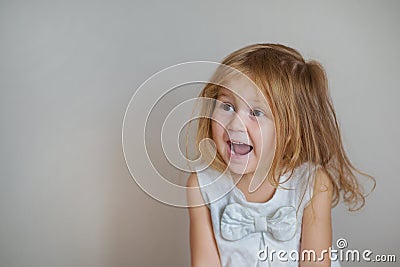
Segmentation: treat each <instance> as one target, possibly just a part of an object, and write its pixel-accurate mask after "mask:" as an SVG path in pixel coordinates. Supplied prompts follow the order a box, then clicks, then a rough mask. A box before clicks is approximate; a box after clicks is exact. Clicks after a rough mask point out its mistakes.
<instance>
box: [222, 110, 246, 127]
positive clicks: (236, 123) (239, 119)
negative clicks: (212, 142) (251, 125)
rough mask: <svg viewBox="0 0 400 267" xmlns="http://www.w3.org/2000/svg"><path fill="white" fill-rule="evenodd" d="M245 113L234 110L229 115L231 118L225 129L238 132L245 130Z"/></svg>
mask: <svg viewBox="0 0 400 267" xmlns="http://www.w3.org/2000/svg"><path fill="white" fill-rule="evenodd" d="M245 116H246V115H245V114H241V113H239V112H236V113H235V114H233V116H231V120H230V121H229V122H228V124H227V125H226V128H227V130H229V131H238V132H246V131H247V127H246V125H245V120H246V118H245Z"/></svg>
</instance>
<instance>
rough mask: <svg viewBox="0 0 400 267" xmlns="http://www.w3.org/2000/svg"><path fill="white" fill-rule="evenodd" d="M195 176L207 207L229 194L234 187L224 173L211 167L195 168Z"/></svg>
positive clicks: (201, 166)
mask: <svg viewBox="0 0 400 267" xmlns="http://www.w3.org/2000/svg"><path fill="white" fill-rule="evenodd" d="M195 174H196V176H197V182H198V185H199V189H200V191H201V193H202V195H203V199H204V202H205V204H207V206H208V204H210V203H212V202H215V201H217V200H219V199H221V198H223V197H224V196H226V195H227V194H229V192H230V191H231V190H232V189H233V187H234V186H235V185H234V183H233V182H232V180H231V178H230V176H229V175H228V174H227V173H226V172H220V171H217V170H215V169H214V168H212V167H211V166H205V165H200V166H198V167H196V168H195Z"/></svg>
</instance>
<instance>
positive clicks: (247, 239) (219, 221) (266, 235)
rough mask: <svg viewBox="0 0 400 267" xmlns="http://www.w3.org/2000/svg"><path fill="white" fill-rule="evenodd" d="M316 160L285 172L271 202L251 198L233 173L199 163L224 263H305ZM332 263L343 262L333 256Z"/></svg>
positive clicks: (199, 172)
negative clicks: (304, 231)
mask: <svg viewBox="0 0 400 267" xmlns="http://www.w3.org/2000/svg"><path fill="white" fill-rule="evenodd" d="M313 166H314V165H311V164H303V165H301V166H299V167H297V168H296V169H295V171H294V173H293V175H292V177H291V178H290V179H289V180H287V178H288V177H289V174H290V173H286V174H284V175H282V176H281V177H280V183H281V186H280V187H278V188H277V189H276V191H275V193H274V195H273V197H272V198H271V199H270V200H269V201H267V202H265V203H257V202H249V201H247V200H246V197H245V196H244V194H243V193H242V192H241V191H240V190H239V189H238V188H237V187H236V186H235V184H234V183H233V180H232V178H231V177H230V176H229V174H228V173H224V174H222V173H220V172H218V171H216V170H214V169H212V168H211V167H208V168H205V169H204V168H202V167H199V168H196V170H197V171H196V173H197V179H198V182H199V185H200V191H201V193H202V196H203V199H204V201H205V203H206V204H207V207H208V208H209V209H210V214H211V219H212V225H213V230H214V236H215V240H216V243H217V246H218V251H219V255H220V261H221V264H222V266H223V267H225V266H229V267H236V266H238V267H239V266H240V267H243V266H246V267H247V266H256V267H259V266H271V267H274V266H299V261H298V259H299V258H301V254H300V253H299V251H300V237H301V223H302V217H303V211H304V208H305V206H306V205H307V204H308V203H309V201H310V199H311V196H312V189H313V186H312V185H313V179H312V178H313V177H312V178H311V179H309V178H308V176H309V175H308V174H309V173H315V167H313ZM286 180H287V181H286ZM316 256H317V257H318V256H319V255H316ZM331 266H340V264H339V262H333V261H332V263H331Z"/></svg>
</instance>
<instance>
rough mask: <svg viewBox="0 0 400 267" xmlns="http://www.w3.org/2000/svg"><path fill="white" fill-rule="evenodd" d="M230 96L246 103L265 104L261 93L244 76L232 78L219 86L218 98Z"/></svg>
mask: <svg viewBox="0 0 400 267" xmlns="http://www.w3.org/2000/svg"><path fill="white" fill-rule="evenodd" d="M222 96H230V97H237V98H241V99H242V100H245V101H246V102H251V103H254V102H260V103H263V104H266V102H267V101H266V99H265V96H264V94H263V93H262V91H261V90H260V89H259V88H258V87H257V85H255V84H254V83H253V81H252V80H250V79H249V78H247V77H246V76H244V75H243V76H242V75H241V76H234V77H232V78H230V79H228V80H226V81H224V82H223V83H222V84H221V87H220V90H219V92H218V97H222Z"/></svg>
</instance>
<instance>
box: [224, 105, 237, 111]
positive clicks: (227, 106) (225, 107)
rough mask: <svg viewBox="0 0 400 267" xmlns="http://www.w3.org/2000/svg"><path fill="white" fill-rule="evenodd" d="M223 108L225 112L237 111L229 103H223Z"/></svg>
mask: <svg viewBox="0 0 400 267" xmlns="http://www.w3.org/2000/svg"><path fill="white" fill-rule="evenodd" d="M221 107H222V109H223V110H225V111H235V109H234V108H233V106H232V105H231V104H229V103H222V104H221Z"/></svg>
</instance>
